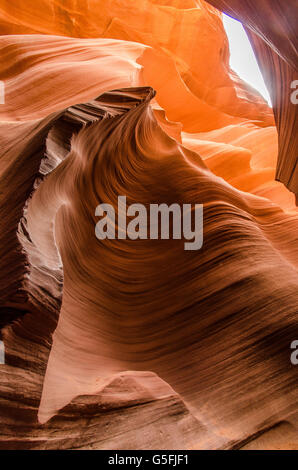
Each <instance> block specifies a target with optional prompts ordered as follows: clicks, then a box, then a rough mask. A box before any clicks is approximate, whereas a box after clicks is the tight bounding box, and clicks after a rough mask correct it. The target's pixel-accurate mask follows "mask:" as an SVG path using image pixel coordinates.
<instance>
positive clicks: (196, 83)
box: [0, 0, 298, 449]
mask: <svg viewBox="0 0 298 470" xmlns="http://www.w3.org/2000/svg"><path fill="white" fill-rule="evenodd" d="M276 1H277V0H276ZM210 3H214V5H216V6H217V7H218V8H220V9H223V10H225V11H227V12H228V13H230V14H232V13H233V15H234V16H235V17H236V16H237V15H239V18H240V19H241V21H243V23H244V24H245V25H246V26H247V28H250V29H249V35H250V38H251V41H252V44H253V47H254V49H255V51H256V54H257V56H258V59H259V62H260V65H261V67H262V70H263V74H264V76H265V79H266V81H267V84H268V83H269V82H270V83H271V87H270V91H271V96H272V98H273V104H274V114H275V121H276V126H275V121H274V117H273V113H272V110H271V109H270V108H269V107H268V105H267V104H266V103H265V101H264V100H263V98H262V97H261V96H260V95H259V93H258V92H257V91H256V90H254V89H252V88H251V87H250V86H249V85H247V84H246V83H244V82H243V81H242V80H241V79H240V78H239V77H238V76H237V75H236V73H235V72H233V71H232V70H231V69H230V67H229V49H228V41H227V37H226V35H225V32H224V29H223V25H222V20H221V14H220V12H219V11H218V10H216V9H215V8H214V7H213V6H211V5H209V4H208V3H206V2H204V1H195V0H146V1H145V0H142V1H139V2H138V4H137V5H136V4H135V2H132V1H130V0H121V1H108V0H105V1H103V2H102V5H101V9H100V11H99V9H98V4H97V2H95V1H87V0H86V1H84V2H82V1H79V2H78V1H75V0H72V1H70V0H69V1H64V2H63V4H62V2H52V1H50V0H44V1H41V0H38V1H35V2H33V1H28V2H26V3H25V5H24V2H19V1H17V0H14V1H13V2H6V1H4V0H2V1H0V27H1V33H2V34H3V35H2V36H0V48H1V58H0V64H1V68H0V70H1V74H2V75H1V76H0V80H4V81H5V84H6V103H5V104H4V105H0V145H1V153H0V194H1V198H0V216H1V219H0V220H1V230H0V255H1V256H0V267H1V270H0V329H1V330H0V331H1V335H0V339H2V340H3V342H4V346H5V362H6V363H5V365H0V412H1V416H2V418H3V419H1V423H0V448H2V449H7V448H9V449H134V448H139V449H148V448H160V449H166V448H168V449H207V448H210V449H254V448H256V449H260V448H263V449H267V448H269V449H271V448H274V449H278V448H285V449H295V448H298V429H297V401H298V394H297V370H296V369H297V368H295V366H294V365H292V364H291V362H290V353H291V350H290V344H291V342H292V341H293V340H294V339H297V337H298V326H297V313H298V307H297V306H298V294H297V286H298V271H297V269H298V240H297V238H298V230H297V229H298V215H297V209H296V207H295V197H294V195H293V194H292V193H293V192H294V193H296V194H297V192H296V188H295V184H296V183H295V181H296V175H295V172H293V168H294V162H295V157H294V155H295V151H296V150H295V149H297V145H296V140H295V134H294V137H293V133H294V132H295V126H296V114H295V113H294V111H295V110H294V109H292V108H290V107H289V106H288V104H287V102H286V98H285V95H286V92H285V90H284V89H282V90H281V89H280V82H281V80H282V79H283V78H284V79H285V80H286V81H287V82H288V81H289V80H290V79H292V78H293V77H295V75H294V74H293V59H295V57H296V56H295V53H296V49H295V37H292V35H291V34H290V33H289V37H288V39H289V41H290V44H291V47H290V48H289V49H287V50H285V49H284V47H283V46H282V45H280V38H278V37H276V35H275V34H274V32H272V31H271V29H270V28H271V26H272V25H269V26H268V27H267V26H266V25H265V23H266V20H267V18H266V15H267V16H268V10H267V9H268V8H269V7H268V2H267V0H264V2H263V6H264V8H263V9H262V8H260V9H259V10H258V15H255V16H257V19H256V18H255V16H253V17H252V16H251V15H252V14H251V9H250V4H252V3H254V2H248V1H243V2H241V6H239V4H240V2H236V0H235V1H234V0H231V1H225V2H224V1H222V2H220V1H216V0H214V1H212V2H210ZM289 5H290V6H291V2H289ZM232 7H233V11H232V10H231V9H232ZM238 7H239V9H238ZM274 15H275V13H274V14H273V18H275V16H274ZM276 21H277V20H276ZM271 23H272V22H271ZM280 24H281V26H283V24H282V22H281V23H280ZM282 34H283V36H282V37H283V38H284V37H285V36H286V31H285V28H283V30H282ZM264 39H265V40H266V43H265V42H264ZM273 49H274V51H273ZM277 51H278V54H277V53H276V52H277ZM198 64H200V66H198ZM202 64H203V65H204V66H202ZM296 156H297V152H296ZM276 170H277V174H278V175H279V177H278V179H279V180H280V181H282V182H283V183H285V185H286V186H288V187H289V189H290V190H291V191H292V193H291V192H290V191H288V189H286V188H285V186H284V185H282V184H281V183H280V182H277V181H275V172H276ZM289 181H291V184H289ZM292 183H293V185H294V186H293V185H292ZM118 195H126V196H127V199H128V203H129V204H130V203H132V202H139V203H143V204H145V205H148V204H150V203H152V202H155V203H156V202H159V203H162V202H167V203H168V204H170V203H173V202H175V203H181V204H183V203H186V202H187V203H200V204H203V205H204V244H203V248H202V249H201V250H199V251H197V252H187V251H184V249H183V243H184V241H183V240H169V241H166V240H137V241H132V240H105V241H99V240H97V239H96V237H95V233H94V228H95V224H96V221H97V218H96V217H95V215H94V214H95V208H96V206H97V205H98V204H99V203H100V202H109V203H111V204H113V205H115V206H116V201H117V196H118Z"/></svg>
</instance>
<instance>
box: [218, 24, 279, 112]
mask: <svg viewBox="0 0 298 470" xmlns="http://www.w3.org/2000/svg"><path fill="white" fill-rule="evenodd" d="M223 23H224V27H225V30H226V33H227V35H228V39H229V43H230V52H231V58H230V66H231V68H232V69H233V70H235V72H237V73H238V75H239V76H240V77H241V78H242V79H243V80H245V81H246V82H247V83H249V84H250V85H251V86H253V87H254V88H255V89H256V90H258V92H259V93H261V95H262V96H263V97H264V98H265V100H266V101H268V103H269V105H270V106H271V100H270V96H269V93H268V90H267V88H266V85H265V83H264V80H263V77H262V74H261V71H260V69H259V66H258V63H257V60H256V58H255V55H254V52H253V49H252V47H251V44H250V42H249V39H248V37H247V34H246V32H245V30H244V28H243V26H242V24H241V23H240V22H239V21H236V20H234V19H233V18H230V17H229V16H227V15H223Z"/></svg>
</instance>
